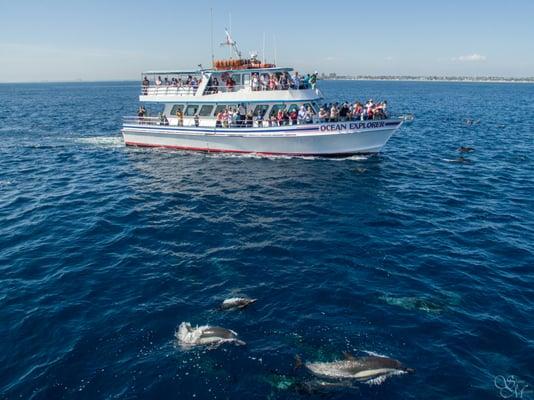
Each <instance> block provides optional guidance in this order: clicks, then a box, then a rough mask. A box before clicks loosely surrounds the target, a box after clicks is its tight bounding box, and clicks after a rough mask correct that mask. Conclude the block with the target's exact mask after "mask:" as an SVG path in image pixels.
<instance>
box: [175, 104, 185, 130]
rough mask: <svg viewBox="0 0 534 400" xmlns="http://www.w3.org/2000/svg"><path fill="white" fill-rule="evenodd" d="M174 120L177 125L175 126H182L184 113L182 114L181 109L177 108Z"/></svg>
mask: <svg viewBox="0 0 534 400" xmlns="http://www.w3.org/2000/svg"><path fill="white" fill-rule="evenodd" d="M176 120H177V123H176V125H177V126H184V113H183V112H182V109H181V108H179V109H178V110H177V111H176Z"/></svg>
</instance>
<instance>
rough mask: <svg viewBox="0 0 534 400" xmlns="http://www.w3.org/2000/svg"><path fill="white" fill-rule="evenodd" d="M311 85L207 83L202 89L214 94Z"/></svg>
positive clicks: (205, 92) (303, 88) (287, 88)
mask: <svg viewBox="0 0 534 400" xmlns="http://www.w3.org/2000/svg"><path fill="white" fill-rule="evenodd" d="M311 88H312V85H311V84H309V83H301V84H300V85H299V86H298V87H297V86H295V85H291V86H289V85H287V86H281V85H277V86H274V87H269V85H257V86H256V85H253V84H252V83H248V84H245V85H208V86H206V89H205V91H204V94H216V93H231V92H239V91H241V90H247V91H252V92H266V91H287V90H306V89H311Z"/></svg>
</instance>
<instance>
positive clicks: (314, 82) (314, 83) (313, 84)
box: [310, 71, 317, 90]
mask: <svg viewBox="0 0 534 400" xmlns="http://www.w3.org/2000/svg"><path fill="white" fill-rule="evenodd" d="M310 85H311V88H312V89H313V90H315V88H316V87H317V71H315V72H314V73H313V74H311V76H310Z"/></svg>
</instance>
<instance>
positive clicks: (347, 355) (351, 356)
mask: <svg viewBox="0 0 534 400" xmlns="http://www.w3.org/2000/svg"><path fill="white" fill-rule="evenodd" d="M343 357H345V360H349V361H354V360H356V357H354V356H353V355H352V354H350V353H349V352H348V351H344V352H343Z"/></svg>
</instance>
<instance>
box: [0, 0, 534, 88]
mask: <svg viewBox="0 0 534 400" xmlns="http://www.w3.org/2000/svg"><path fill="white" fill-rule="evenodd" d="M210 8H213V14H214V36H215V53H216V57H217V58H220V57H222V56H225V55H227V54H228V51H225V50H224V49H222V48H220V47H219V46H218V44H219V43H220V42H221V41H223V40H224V28H225V26H228V25H229V14H230V15H231V21H232V34H233V36H234V39H235V40H237V42H238V44H239V45H240V47H241V49H242V50H243V52H244V53H245V54H248V52H249V51H250V50H256V51H258V52H259V53H260V55H261V54H262V47H263V35H264V32H265V36H266V46H265V49H266V51H265V53H266V56H267V58H268V59H269V60H272V59H273V57H274V41H275V40H274V38H275V37H276V48H277V62H278V65H288V66H294V67H296V68H298V69H299V70H302V71H303V72H308V71H312V70H315V69H316V70H318V71H320V72H326V73H328V72H338V73H350V74H372V75H377V74H394V75H396V74H410V75H451V74H452V75H504V76H534V1H533V0H506V1H505V0H499V1H496V0H486V1H483V0H441V1H431V0H426V1H424V0H404V1H397V0H395V1H393V0H374V1H354V0H352V1H340V0H338V1H328V0H322V1H315V0H307V1H295V0H294V1H278V0H271V1H269V2H265V1H258V2H254V1H250V0H248V1H241V0H234V1H230V0H229V1H224V2H223V1H214V0H213V1H212V0H206V1H199V2H197V1H187V2H183V1H178V0H174V1H170V0H153V1H145V2H141V1H137V0H131V1H124V2H122V1H121V2H119V1H114V0H106V1H103V0H83V1H82V0H70V1H67V0H62V1H60V0H46V1H43V0H39V1H36V0H26V1H25V0H17V1H14V0H6V1H3V2H2V11H1V14H2V22H1V24H0V81H2V82H6V81H8V82H9V81H42V80H51V81H52V80H62V81H64V80H77V79H83V80H108V79H138V78H139V76H140V73H141V71H143V70H149V69H167V68H191V67H195V66H196V65H197V64H199V63H203V65H204V66H206V65H208V64H209V62H210Z"/></svg>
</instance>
